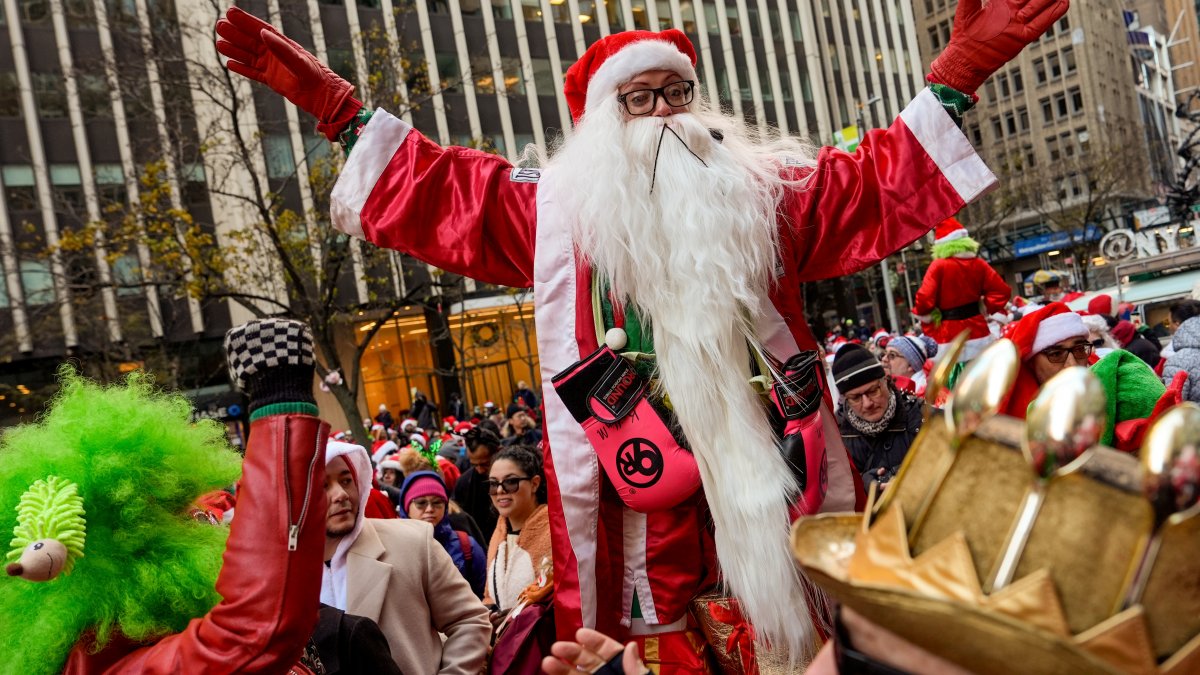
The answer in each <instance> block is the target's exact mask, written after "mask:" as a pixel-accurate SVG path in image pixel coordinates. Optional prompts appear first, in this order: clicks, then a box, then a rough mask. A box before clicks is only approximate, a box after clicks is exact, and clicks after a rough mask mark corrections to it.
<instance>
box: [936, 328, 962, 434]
mask: <svg viewBox="0 0 1200 675" xmlns="http://www.w3.org/2000/svg"><path fill="white" fill-rule="evenodd" d="M970 334H971V331H966V330H964V331H963V332H961V333H959V334H958V335H957V336H955V338H954V340H952V341H951V342H950V344H948V345H946V347H945V349H944V350H942V354H941V356H939V357H938V360H937V363H935V364H934V366H933V372H932V373H930V374H929V381H928V382H926V383H925V402H926V403H927V404H929V407H927V408H925V419H929V413H930V411H931V410H933V409H934V408H935V407H937V403H938V397H939V396H941V395H942V391H944V390H945V389H946V386H947V385H948V383H949V382H950V372H951V371H953V370H954V366H956V365H958V357H960V356H962V351H963V348H964V347H966V346H967V338H968V337H969V336H970Z"/></svg>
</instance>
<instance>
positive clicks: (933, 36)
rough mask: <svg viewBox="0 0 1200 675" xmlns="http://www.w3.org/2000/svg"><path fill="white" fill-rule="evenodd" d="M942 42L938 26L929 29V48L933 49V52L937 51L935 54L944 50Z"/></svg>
mask: <svg viewBox="0 0 1200 675" xmlns="http://www.w3.org/2000/svg"><path fill="white" fill-rule="evenodd" d="M941 40H942V39H941V38H940V37H939V36H938V29H937V26H934V27H932V28H930V29H929V46H930V47H933V51H935V52H937V51H941V49H942V41H941Z"/></svg>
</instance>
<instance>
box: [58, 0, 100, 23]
mask: <svg viewBox="0 0 1200 675" xmlns="http://www.w3.org/2000/svg"><path fill="white" fill-rule="evenodd" d="M63 4H64V7H63V9H65V10H66V14H67V25H69V26H71V27H73V28H75V27H80V26H93V25H95V24H96V11H95V10H94V9H92V3H91V2H89V1H88V0H66V2H64V3H63Z"/></svg>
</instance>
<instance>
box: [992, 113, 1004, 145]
mask: <svg viewBox="0 0 1200 675" xmlns="http://www.w3.org/2000/svg"><path fill="white" fill-rule="evenodd" d="M992 136H994V137H995V138H996V139H997V140H999V139H1001V138H1004V127H1003V126H1001V125H1000V118H999V117H993V118H992Z"/></svg>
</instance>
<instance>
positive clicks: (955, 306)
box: [913, 218, 1012, 361]
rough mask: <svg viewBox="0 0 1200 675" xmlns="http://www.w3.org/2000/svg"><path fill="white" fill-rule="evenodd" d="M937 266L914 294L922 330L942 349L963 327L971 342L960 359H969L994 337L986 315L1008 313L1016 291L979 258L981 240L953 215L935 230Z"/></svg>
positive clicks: (930, 270)
mask: <svg viewBox="0 0 1200 675" xmlns="http://www.w3.org/2000/svg"><path fill="white" fill-rule="evenodd" d="M935 237H936V238H935V239H934V241H933V264H931V265H930V266H929V269H928V270H926V272H925V279H924V281H922V282H921V288H920V290H918V291H917V295H916V297H915V298H913V313H914V314H916V315H917V318H918V319H920V320H921V330H922V332H924V333H925V334H926V335H928V336H929V337H931V338H933V339H934V340H935V341H936V342H937V343H938V351H939V352H940V351H941V350H942V349H943V348H944V347H945V345H947V344H949V343H950V342H952V341H953V340H954V338H955V337H957V336H958V334H959V333H961V332H963V331H964V330H965V331H967V345H966V347H965V348H964V349H963V352H962V355H961V356H959V359H958V360H959V361H969V360H971V359H973V358H975V357H976V356H978V355H979V352H981V351H983V349H984V348H985V347H987V346H988V345H989V344H991V343H992V342H994V341H995V337H993V335H992V333H991V330H990V329H989V327H988V319H987V317H988V316H989V315H991V314H996V313H1004V312H1005V308H1006V307H1007V305H1008V298H1009V296H1011V295H1012V289H1010V288H1009V287H1008V284H1006V283H1004V279H1002V278H1000V275H999V274H997V273H996V270H994V269H992V266H991V265H989V264H987V263H986V262H984V260H983V259H982V258H980V257H979V243H978V242H976V241H975V240H974V239H972V238H971V236H970V235H969V234H968V233H967V229H966V228H965V227H963V226H962V223H960V222H958V220H956V219H954V218H947V219H946V220H944V221H942V222H941V223H940V224H939V225H938V226H937V230H936V231H935Z"/></svg>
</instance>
